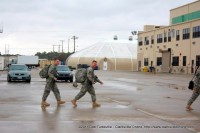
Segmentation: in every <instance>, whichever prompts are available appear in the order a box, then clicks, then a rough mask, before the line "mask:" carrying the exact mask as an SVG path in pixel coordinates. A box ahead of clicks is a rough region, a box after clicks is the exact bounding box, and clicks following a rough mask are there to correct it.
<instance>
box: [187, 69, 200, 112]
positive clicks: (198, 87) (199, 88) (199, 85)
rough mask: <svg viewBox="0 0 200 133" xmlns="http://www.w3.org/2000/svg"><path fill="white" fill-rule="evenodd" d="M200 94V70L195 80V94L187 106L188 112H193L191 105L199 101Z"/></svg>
mask: <svg viewBox="0 0 200 133" xmlns="http://www.w3.org/2000/svg"><path fill="white" fill-rule="evenodd" d="M199 94H200V69H198V70H197V72H196V75H195V79H194V89H193V94H192V96H191V98H190V99H189V100H188V103H187V106H186V109H187V110H188V111H191V110H193V108H192V107H191V105H192V103H193V102H194V101H195V100H196V99H197V97H198V96H199Z"/></svg>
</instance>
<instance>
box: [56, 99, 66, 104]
mask: <svg viewBox="0 0 200 133" xmlns="http://www.w3.org/2000/svg"><path fill="white" fill-rule="evenodd" d="M64 103H65V101H62V100H58V101H57V104H58V105H61V104H64Z"/></svg>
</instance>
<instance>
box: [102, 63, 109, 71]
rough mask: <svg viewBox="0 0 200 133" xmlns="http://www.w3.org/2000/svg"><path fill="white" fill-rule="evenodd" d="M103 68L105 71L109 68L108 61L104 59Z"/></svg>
mask: <svg viewBox="0 0 200 133" xmlns="http://www.w3.org/2000/svg"><path fill="white" fill-rule="evenodd" d="M103 70H104V71H107V70H108V63H107V61H104V62H103Z"/></svg>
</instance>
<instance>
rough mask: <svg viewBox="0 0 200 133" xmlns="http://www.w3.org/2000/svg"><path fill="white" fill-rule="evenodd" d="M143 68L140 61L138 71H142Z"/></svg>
mask: <svg viewBox="0 0 200 133" xmlns="http://www.w3.org/2000/svg"><path fill="white" fill-rule="evenodd" d="M141 67H142V62H141V61H138V71H141Z"/></svg>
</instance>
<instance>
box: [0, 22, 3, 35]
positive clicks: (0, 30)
mask: <svg viewBox="0 0 200 133" xmlns="http://www.w3.org/2000/svg"><path fill="white" fill-rule="evenodd" d="M0 33H3V24H2V25H1V29H0Z"/></svg>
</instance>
